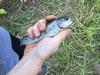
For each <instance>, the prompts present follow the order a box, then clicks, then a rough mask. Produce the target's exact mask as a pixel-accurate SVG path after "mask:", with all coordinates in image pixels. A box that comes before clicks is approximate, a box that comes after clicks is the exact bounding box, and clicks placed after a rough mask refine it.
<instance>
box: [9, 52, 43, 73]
mask: <svg viewBox="0 0 100 75" xmlns="http://www.w3.org/2000/svg"><path fill="white" fill-rule="evenodd" d="M42 64H43V61H42V60H41V58H40V57H39V56H38V55H37V54H35V53H34V56H32V57H31V56H29V55H28V56H24V57H23V58H22V60H21V61H20V62H19V63H18V64H17V65H16V66H15V67H14V68H13V69H12V70H11V71H10V72H9V73H8V74H7V75H37V73H38V72H39V71H40V69H41V65H42Z"/></svg>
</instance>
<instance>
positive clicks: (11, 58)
mask: <svg viewBox="0 0 100 75" xmlns="http://www.w3.org/2000/svg"><path fill="white" fill-rule="evenodd" d="M18 61H19V57H18V55H17V54H16V53H15V52H14V51H13V49H12V45H11V38H10V35H9V33H8V31H6V30H5V29H4V28H2V27H0V75H6V73H7V72H9V71H10V70H11V69H12V68H13V67H14V66H15V65H16V64H17V63H18Z"/></svg>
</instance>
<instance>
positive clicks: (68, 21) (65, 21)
mask: <svg viewBox="0 0 100 75" xmlns="http://www.w3.org/2000/svg"><path fill="white" fill-rule="evenodd" d="M72 23H73V20H72V18H71V17H68V16H65V17H62V18H60V19H58V26H59V27H60V28H62V29H64V28H67V27H70V26H71V25H72Z"/></svg>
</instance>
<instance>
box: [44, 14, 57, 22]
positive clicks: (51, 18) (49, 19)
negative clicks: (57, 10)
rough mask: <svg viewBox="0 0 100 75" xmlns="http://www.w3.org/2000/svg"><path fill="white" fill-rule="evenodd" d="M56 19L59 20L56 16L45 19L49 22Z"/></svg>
mask: <svg viewBox="0 0 100 75" xmlns="http://www.w3.org/2000/svg"><path fill="white" fill-rule="evenodd" d="M56 18H57V17H56V16H54V15H49V16H46V17H45V19H46V21H47V22H49V21H52V20H54V19H56Z"/></svg>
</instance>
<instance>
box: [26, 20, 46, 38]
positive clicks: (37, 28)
mask: <svg viewBox="0 0 100 75" xmlns="http://www.w3.org/2000/svg"><path fill="white" fill-rule="evenodd" d="M45 29H46V20H45V19H41V20H39V21H38V22H37V23H36V24H35V25H34V26H32V27H30V28H29V29H28V30H27V34H28V36H29V37H30V38H34V37H39V36H40V32H43V31H44V30H45Z"/></svg>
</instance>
